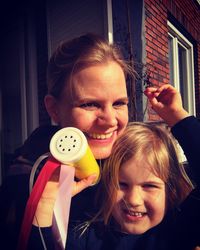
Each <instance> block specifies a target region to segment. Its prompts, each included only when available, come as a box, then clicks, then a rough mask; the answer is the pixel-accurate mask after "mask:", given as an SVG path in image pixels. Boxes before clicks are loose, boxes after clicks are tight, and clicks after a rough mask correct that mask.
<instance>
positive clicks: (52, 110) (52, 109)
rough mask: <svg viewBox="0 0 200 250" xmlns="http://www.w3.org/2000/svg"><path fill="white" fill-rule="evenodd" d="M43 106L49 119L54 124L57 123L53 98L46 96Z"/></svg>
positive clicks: (57, 117)
mask: <svg viewBox="0 0 200 250" xmlns="http://www.w3.org/2000/svg"><path fill="white" fill-rule="evenodd" d="M44 104H45V107H46V110H47V112H48V114H49V116H50V117H51V119H52V120H53V121H54V122H55V123H59V115H58V113H59V112H58V103H57V100H56V99H55V97H53V96H52V95H46V96H45V98H44Z"/></svg>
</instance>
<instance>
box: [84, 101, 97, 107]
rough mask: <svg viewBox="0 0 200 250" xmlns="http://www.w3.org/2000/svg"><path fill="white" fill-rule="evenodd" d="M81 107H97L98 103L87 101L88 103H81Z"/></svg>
mask: <svg viewBox="0 0 200 250" xmlns="http://www.w3.org/2000/svg"><path fill="white" fill-rule="evenodd" d="M80 107H81V108H98V107H99V105H98V103H95V102H88V103H83V104H81V105H80Z"/></svg>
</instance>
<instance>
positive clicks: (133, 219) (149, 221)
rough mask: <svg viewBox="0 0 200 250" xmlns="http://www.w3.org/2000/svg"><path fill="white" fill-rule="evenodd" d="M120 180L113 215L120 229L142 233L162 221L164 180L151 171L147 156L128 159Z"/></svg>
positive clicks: (120, 174) (122, 168)
mask: <svg viewBox="0 0 200 250" xmlns="http://www.w3.org/2000/svg"><path fill="white" fill-rule="evenodd" d="M119 184H120V188H119V190H118V191H117V200H116V203H115V205H114V210H113V217H114V218H115V220H116V222H117V223H118V224H119V227H120V230H121V231H123V232H126V233H130V234H143V233H144V232H146V231H147V230H149V229H150V228H152V227H154V226H156V225H158V224H159V223H160V222H161V221H162V219H163V217H164V215H165V207H166V202H165V201H166V195H165V184H164V182H163V181H162V180H161V179H160V178H158V177H157V176H155V175H154V174H153V173H152V172H151V171H150V166H148V164H147V162H146V161H145V158H144V159H141V160H140V161H138V160H137V161H136V160H135V159H134V158H131V159H130V160H128V161H127V162H125V163H124V164H123V165H122V166H121V168H120V171H119Z"/></svg>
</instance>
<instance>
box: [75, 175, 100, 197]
mask: <svg viewBox="0 0 200 250" xmlns="http://www.w3.org/2000/svg"><path fill="white" fill-rule="evenodd" d="M96 178H97V176H96V174H95V175H90V176H88V177H87V178H85V179H83V180H80V181H77V182H76V181H75V182H74V187H73V190H72V196H74V195H76V194H78V193H80V192H81V191H82V190H84V189H85V188H87V187H89V186H92V185H93V184H94V182H95V180H96Z"/></svg>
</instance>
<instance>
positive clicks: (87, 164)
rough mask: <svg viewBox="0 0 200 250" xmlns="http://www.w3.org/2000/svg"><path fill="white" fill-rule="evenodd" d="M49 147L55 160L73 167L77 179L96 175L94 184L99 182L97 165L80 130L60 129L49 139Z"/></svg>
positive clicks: (72, 128) (71, 128)
mask: <svg viewBox="0 0 200 250" xmlns="http://www.w3.org/2000/svg"><path fill="white" fill-rule="evenodd" d="M49 147H50V152H51V154H52V156H53V157H54V158H55V159H56V160H58V161H59V162H60V163H62V164H66V165H71V166H74V167H75V176H76V177H77V178H78V179H84V178H86V177H88V176H89V175H92V174H96V175H97V178H96V180H95V183H96V182H97V181H98V180H99V176H100V169H99V165H98V164H97V161H96V159H95V158H94V155H93V154H92V151H91V149H90V147H89V145H88V142H87V139H86V137H85V135H84V134H83V132H82V131H81V130H79V129H77V128H74V127H67V128H62V129H60V130H59V131H57V132H56V133H55V134H54V135H53V137H52V138H51V141H50V145H49Z"/></svg>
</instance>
